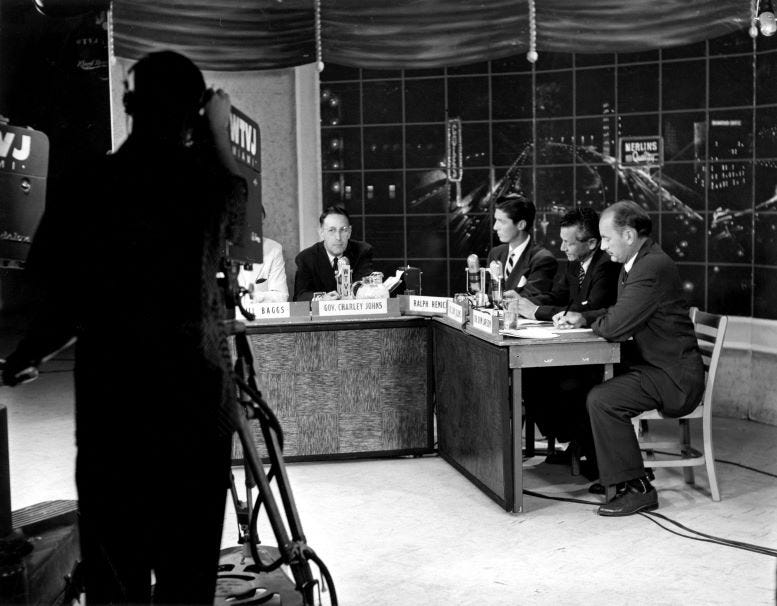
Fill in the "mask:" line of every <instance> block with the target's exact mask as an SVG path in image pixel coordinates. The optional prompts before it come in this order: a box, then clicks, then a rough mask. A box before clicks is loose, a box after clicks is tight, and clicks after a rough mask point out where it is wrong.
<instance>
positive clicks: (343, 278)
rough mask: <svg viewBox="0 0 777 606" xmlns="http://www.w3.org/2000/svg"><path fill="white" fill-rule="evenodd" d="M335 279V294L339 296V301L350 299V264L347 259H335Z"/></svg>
mask: <svg viewBox="0 0 777 606" xmlns="http://www.w3.org/2000/svg"><path fill="white" fill-rule="evenodd" d="M335 279H336V280H337V294H338V295H340V298H341V299H349V298H350V297H351V262H350V261H349V260H348V257H340V258H338V259H337V271H336V272H335Z"/></svg>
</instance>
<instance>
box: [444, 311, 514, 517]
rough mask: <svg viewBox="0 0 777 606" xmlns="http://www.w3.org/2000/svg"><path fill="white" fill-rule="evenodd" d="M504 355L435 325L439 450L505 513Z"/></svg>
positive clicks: (507, 418) (507, 425) (507, 423)
mask: <svg viewBox="0 0 777 606" xmlns="http://www.w3.org/2000/svg"><path fill="white" fill-rule="evenodd" d="M507 354H508V352H507V350H506V349H499V348H495V347H493V346H492V345H490V344H488V343H485V342H483V341H478V340H477V339H473V338H470V337H467V336H466V335H464V333H462V332H461V331H460V330H458V329H456V328H451V327H450V326H447V325H444V324H442V323H435V325H434V367H435V385H436V395H437V435H438V441H439V443H438V450H439V452H440V456H442V457H443V458H444V459H445V460H446V461H447V462H448V463H450V464H451V465H453V466H454V467H455V468H456V469H458V470H459V471H460V472H461V473H463V474H464V475H465V476H467V477H468V478H469V479H470V480H471V481H472V482H474V483H475V484H476V485H478V486H479V487H480V488H481V490H483V491H484V492H486V494H488V495H489V496H490V497H491V498H492V499H494V500H495V501H496V502H497V503H499V504H500V505H501V506H502V507H504V508H505V509H508V510H510V509H512V507H513V489H512V477H513V469H512V459H511V457H510V449H511V441H512V432H511V414H512V411H511V401H510V386H509V384H508V381H506V380H505V378H506V377H508V373H509V367H508V355H507Z"/></svg>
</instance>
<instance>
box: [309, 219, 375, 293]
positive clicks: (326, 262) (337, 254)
mask: <svg viewBox="0 0 777 606" xmlns="http://www.w3.org/2000/svg"><path fill="white" fill-rule="evenodd" d="M318 223H319V228H318V233H319V235H320V236H321V241H320V242H316V243H315V244H314V245H313V246H309V247H308V248H306V249H305V250H303V251H301V252H300V253H299V254H298V255H297V257H296V259H295V260H294V261H295V263H296V264H297V273H296V274H295V276H294V300H295V301H310V300H312V299H313V293H315V292H325V293H327V296H328V298H337V281H336V280H335V270H336V268H337V261H338V259H340V258H342V257H346V258H347V259H348V261H349V262H350V265H351V276H352V279H353V281H356V280H360V279H361V278H363V277H364V276H367V275H369V274H370V273H372V255H373V251H372V246H370V245H369V244H367V243H366V242H359V241H358V240H351V239H350V238H351V218H350V216H349V215H348V211H346V210H345V209H344V208H340V207H339V206H330V207H328V208H327V209H326V210H325V211H324V212H323V213H321V216H320V217H319V219H318Z"/></svg>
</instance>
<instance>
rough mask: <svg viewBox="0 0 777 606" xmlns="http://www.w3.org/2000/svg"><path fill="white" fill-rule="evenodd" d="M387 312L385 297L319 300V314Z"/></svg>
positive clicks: (373, 313)
mask: <svg viewBox="0 0 777 606" xmlns="http://www.w3.org/2000/svg"><path fill="white" fill-rule="evenodd" d="M387 313H388V304H387V299H345V300H343V301H319V304H318V315H320V316H353V315H366V314H369V315H380V314H387Z"/></svg>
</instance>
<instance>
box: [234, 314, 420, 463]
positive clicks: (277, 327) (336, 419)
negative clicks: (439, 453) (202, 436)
mask: <svg viewBox="0 0 777 606" xmlns="http://www.w3.org/2000/svg"><path fill="white" fill-rule="evenodd" d="M244 324H245V325H246V333H247V336H248V340H249V343H250V345H251V350H252V353H253V356H254V368H255V370H256V375H257V384H258V387H259V389H260V391H261V392H262V394H263V395H264V398H265V400H266V401H267V403H268V404H269V405H270V407H271V408H272V409H273V411H274V412H275V414H276V416H277V417H278V420H279V421H280V424H281V427H282V429H283V435H284V449H283V452H284V458H285V459H286V460H288V461H300V460H321V459H336V458H355V457H364V456H376V455H377V456H383V455H401V454H424V453H429V452H433V450H434V441H433V440H434V436H433V425H434V424H433V421H432V414H433V408H432V394H433V388H432V379H433V372H432V355H431V354H432V346H431V336H430V327H429V321H428V320H427V319H426V318H419V317H408V316H401V317H383V318H381V319H377V318H376V319H371V318H363V317H360V318H358V319H343V318H338V319H334V320H332V321H326V320H322V319H320V318H319V319H317V320H316V321H315V322H310V321H305V322H296V323H294V322H286V323H283V324H259V323H252V322H244ZM251 428H252V431H254V432H255V435H256V440H255V443H256V445H257V449H258V451H259V454H260V456H265V455H266V449H265V448H264V439H263V438H262V436H261V431H260V428H259V424H258V423H255V422H252V423H251ZM242 456H243V453H242V449H241V446H240V444H239V442H238V441H237V440H236V441H235V444H234V447H233V453H232V458H233V460H239V459H242Z"/></svg>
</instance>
